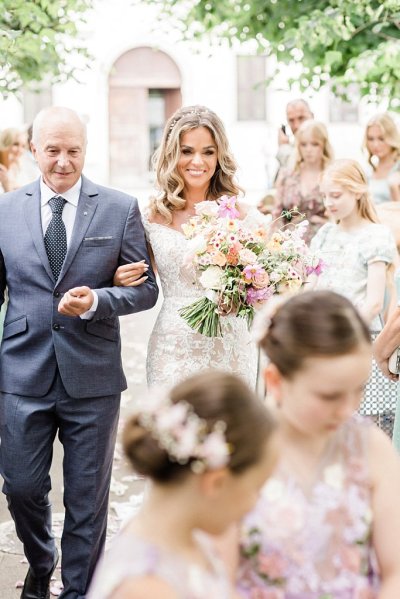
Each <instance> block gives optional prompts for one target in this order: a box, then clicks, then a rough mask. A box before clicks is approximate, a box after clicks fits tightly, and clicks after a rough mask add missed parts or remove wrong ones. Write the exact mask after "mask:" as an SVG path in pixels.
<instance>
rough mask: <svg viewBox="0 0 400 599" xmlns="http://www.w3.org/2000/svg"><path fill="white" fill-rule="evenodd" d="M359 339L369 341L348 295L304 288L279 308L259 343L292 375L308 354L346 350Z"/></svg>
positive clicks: (284, 373)
mask: <svg viewBox="0 0 400 599" xmlns="http://www.w3.org/2000/svg"><path fill="white" fill-rule="evenodd" d="M266 321H267V322H268V319H267V318H266ZM362 343H366V344H370V343H371V337H370V332H369V329H368V326H367V325H366V323H365V322H364V320H363V319H362V318H361V316H360V315H359V313H358V312H357V310H356V309H355V308H354V306H353V304H352V303H351V302H350V301H349V300H348V299H347V298H345V297H343V296H342V295H339V294H338V293H334V292H333V291H306V292H304V293H300V294H299V295H296V296H294V297H292V298H290V299H289V300H288V301H286V302H285V303H284V304H282V305H281V306H280V307H279V308H278V310H277V311H276V313H275V314H274V316H273V317H272V318H271V319H270V320H269V322H268V324H267V325H266V332H265V334H264V336H263V338H262V339H261V341H260V346H261V348H262V349H263V350H264V352H265V353H266V355H267V356H268V358H269V359H270V361H271V362H272V363H273V364H275V366H276V367H277V368H278V370H279V371H280V373H281V374H282V375H283V376H284V377H286V378H291V377H292V376H293V375H294V374H295V373H296V372H297V371H298V370H300V369H301V368H302V366H303V363H304V361H305V360H307V359H308V358H312V357H319V356H331V357H334V356H341V355H345V354H349V353H352V352H354V351H355V350H357V348H358V347H359V345H360V344H362Z"/></svg>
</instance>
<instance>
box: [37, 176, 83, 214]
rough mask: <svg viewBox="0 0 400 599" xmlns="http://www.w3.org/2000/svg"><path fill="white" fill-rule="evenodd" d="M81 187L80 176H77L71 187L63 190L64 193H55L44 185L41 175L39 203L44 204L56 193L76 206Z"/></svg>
mask: <svg viewBox="0 0 400 599" xmlns="http://www.w3.org/2000/svg"><path fill="white" fill-rule="evenodd" d="M81 187H82V177H79V179H78V181H77V182H76V183H75V185H74V186H73V187H71V189H68V191H65V192H64V193H55V192H54V191H53V190H52V189H50V187H48V186H47V185H46V183H45V182H44V181H43V177H40V204H41V206H45V204H47V203H48V202H49V200H51V198H54V196H56V195H60V196H62V197H63V198H64V199H65V200H66V201H67V202H69V203H70V204H72V205H73V206H75V207H76V206H78V202H79V196H80V193H81Z"/></svg>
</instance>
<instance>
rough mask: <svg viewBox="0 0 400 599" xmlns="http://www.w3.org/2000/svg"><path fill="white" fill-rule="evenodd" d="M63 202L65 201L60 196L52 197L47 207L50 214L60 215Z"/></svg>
mask: <svg viewBox="0 0 400 599" xmlns="http://www.w3.org/2000/svg"><path fill="white" fill-rule="evenodd" d="M65 202H66V200H64V198H63V197H61V196H54V198H51V200H49V206H50V208H51V211H52V213H53V214H62V211H63V208H64V204H65Z"/></svg>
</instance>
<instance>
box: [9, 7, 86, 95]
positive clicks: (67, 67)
mask: <svg viewBox="0 0 400 599" xmlns="http://www.w3.org/2000/svg"><path fill="white" fill-rule="evenodd" d="M91 4H92V2H91V0H33V1H32V0H0V57H1V62H0V93H1V94H3V95H4V96H6V95H8V94H9V93H16V92H17V91H18V90H19V89H20V88H21V87H22V86H23V85H25V84H27V83H29V82H35V81H37V82H39V81H42V80H43V79H46V78H51V80H52V81H53V82H55V81H65V79H67V78H68V77H71V76H73V75H74V71H75V68H76V62H77V59H76V57H78V56H80V57H81V62H82V59H83V64H87V60H88V54H87V51H86V50H85V48H84V46H83V44H82V42H80V41H79V40H78V39H77V36H78V27H79V25H80V24H82V23H83V22H84V13H86V11H87V10H88V9H89V8H90V7H91ZM71 59H72V60H71ZM74 63H75V66H74Z"/></svg>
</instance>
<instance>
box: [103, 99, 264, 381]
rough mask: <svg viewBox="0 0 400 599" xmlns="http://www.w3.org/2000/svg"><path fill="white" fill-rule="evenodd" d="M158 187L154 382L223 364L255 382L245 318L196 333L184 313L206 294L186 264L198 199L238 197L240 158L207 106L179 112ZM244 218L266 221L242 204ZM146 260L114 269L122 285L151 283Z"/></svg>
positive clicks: (147, 221) (146, 220)
mask: <svg viewBox="0 0 400 599" xmlns="http://www.w3.org/2000/svg"><path fill="white" fill-rule="evenodd" d="M155 164H156V173H157V188H158V189H159V194H158V195H157V196H156V197H154V198H152V199H151V201H150V205H149V208H148V209H147V211H146V212H145V213H144V215H143V225H144V228H145V231H146V236H147V240H148V242H149V244H150V246H151V250H152V251H151V255H152V256H153V257H154V262H155V268H156V269H157V271H158V274H159V277H160V280H161V286H162V291H163V296H164V302H163V304H162V307H161V311H160V313H159V315H158V318H157V321H156V323H155V325H154V329H153V331H152V333H151V336H150V340H149V347H148V353H147V379H148V384H149V385H150V386H152V385H159V384H160V385H162V384H168V385H174V384H176V383H177V382H178V381H179V380H181V379H183V378H186V377H187V376H189V375H190V374H193V373H195V372H198V371H200V370H203V369H207V368H218V369H221V370H225V371H229V372H232V373H235V374H238V375H239V376H241V377H242V378H243V379H244V380H245V381H247V383H248V384H250V386H251V387H253V388H254V387H255V384H256V376H257V351H256V348H255V345H254V344H253V342H252V341H251V339H250V335H249V332H248V330H247V324H246V320H245V319H244V318H237V317H235V316H234V315H225V316H224V317H223V318H222V319H221V320H222V333H223V335H222V337H219V338H209V337H205V336H203V335H201V334H200V333H197V332H195V331H194V330H193V329H191V328H190V327H189V325H188V324H187V323H186V322H185V321H184V320H183V318H182V317H181V316H180V315H179V313H178V311H179V309H180V308H182V307H184V306H187V305H188V304H190V303H192V302H193V301H195V300H196V299H198V298H199V297H202V296H203V295H204V289H203V288H202V287H200V286H199V285H198V284H197V283H196V281H195V276H194V272H193V270H192V268H191V266H189V265H188V264H187V261H185V256H186V254H187V245H188V240H187V239H186V238H185V236H184V234H183V231H182V225H183V224H185V223H186V222H187V221H188V220H189V219H190V218H191V217H192V216H193V215H194V214H195V207H196V204H197V203H198V202H203V201H204V200H217V199H218V198H220V197H221V196H223V195H228V196H236V195H238V193H240V191H241V189H240V188H239V187H238V186H237V184H236V183H235V181H234V176H235V173H236V168H237V167H236V163H235V160H234V158H233V156H232V154H231V151H230V149H229V145H228V140H227V137H226V133H225V129H224V125H223V123H222V121H221V119H220V118H219V117H218V116H217V115H216V114H215V113H214V112H212V111H211V110H209V109H208V108H205V107H204V106H188V107H184V108H181V109H179V110H178V111H177V112H176V113H175V114H174V115H173V116H172V117H171V118H170V119H169V120H168V121H167V124H166V126H165V130H164V134H163V139H162V142H161V145H160V147H159V149H158V151H157V153H156V156H155ZM238 208H239V211H240V214H241V216H240V218H242V219H243V220H246V221H247V220H248V219H252V220H256V221H261V222H265V217H264V216H263V215H262V214H261V213H260V212H259V211H258V210H257V209H256V208H253V209H248V208H246V207H245V206H244V205H243V204H241V205H239V206H238ZM146 269H147V265H146V264H139V263H134V264H126V265H123V266H120V267H119V268H118V270H117V271H116V273H115V277H114V283H115V284H116V285H124V286H126V285H137V284H140V283H141V282H142V281H143V280H144V275H145V272H146Z"/></svg>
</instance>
